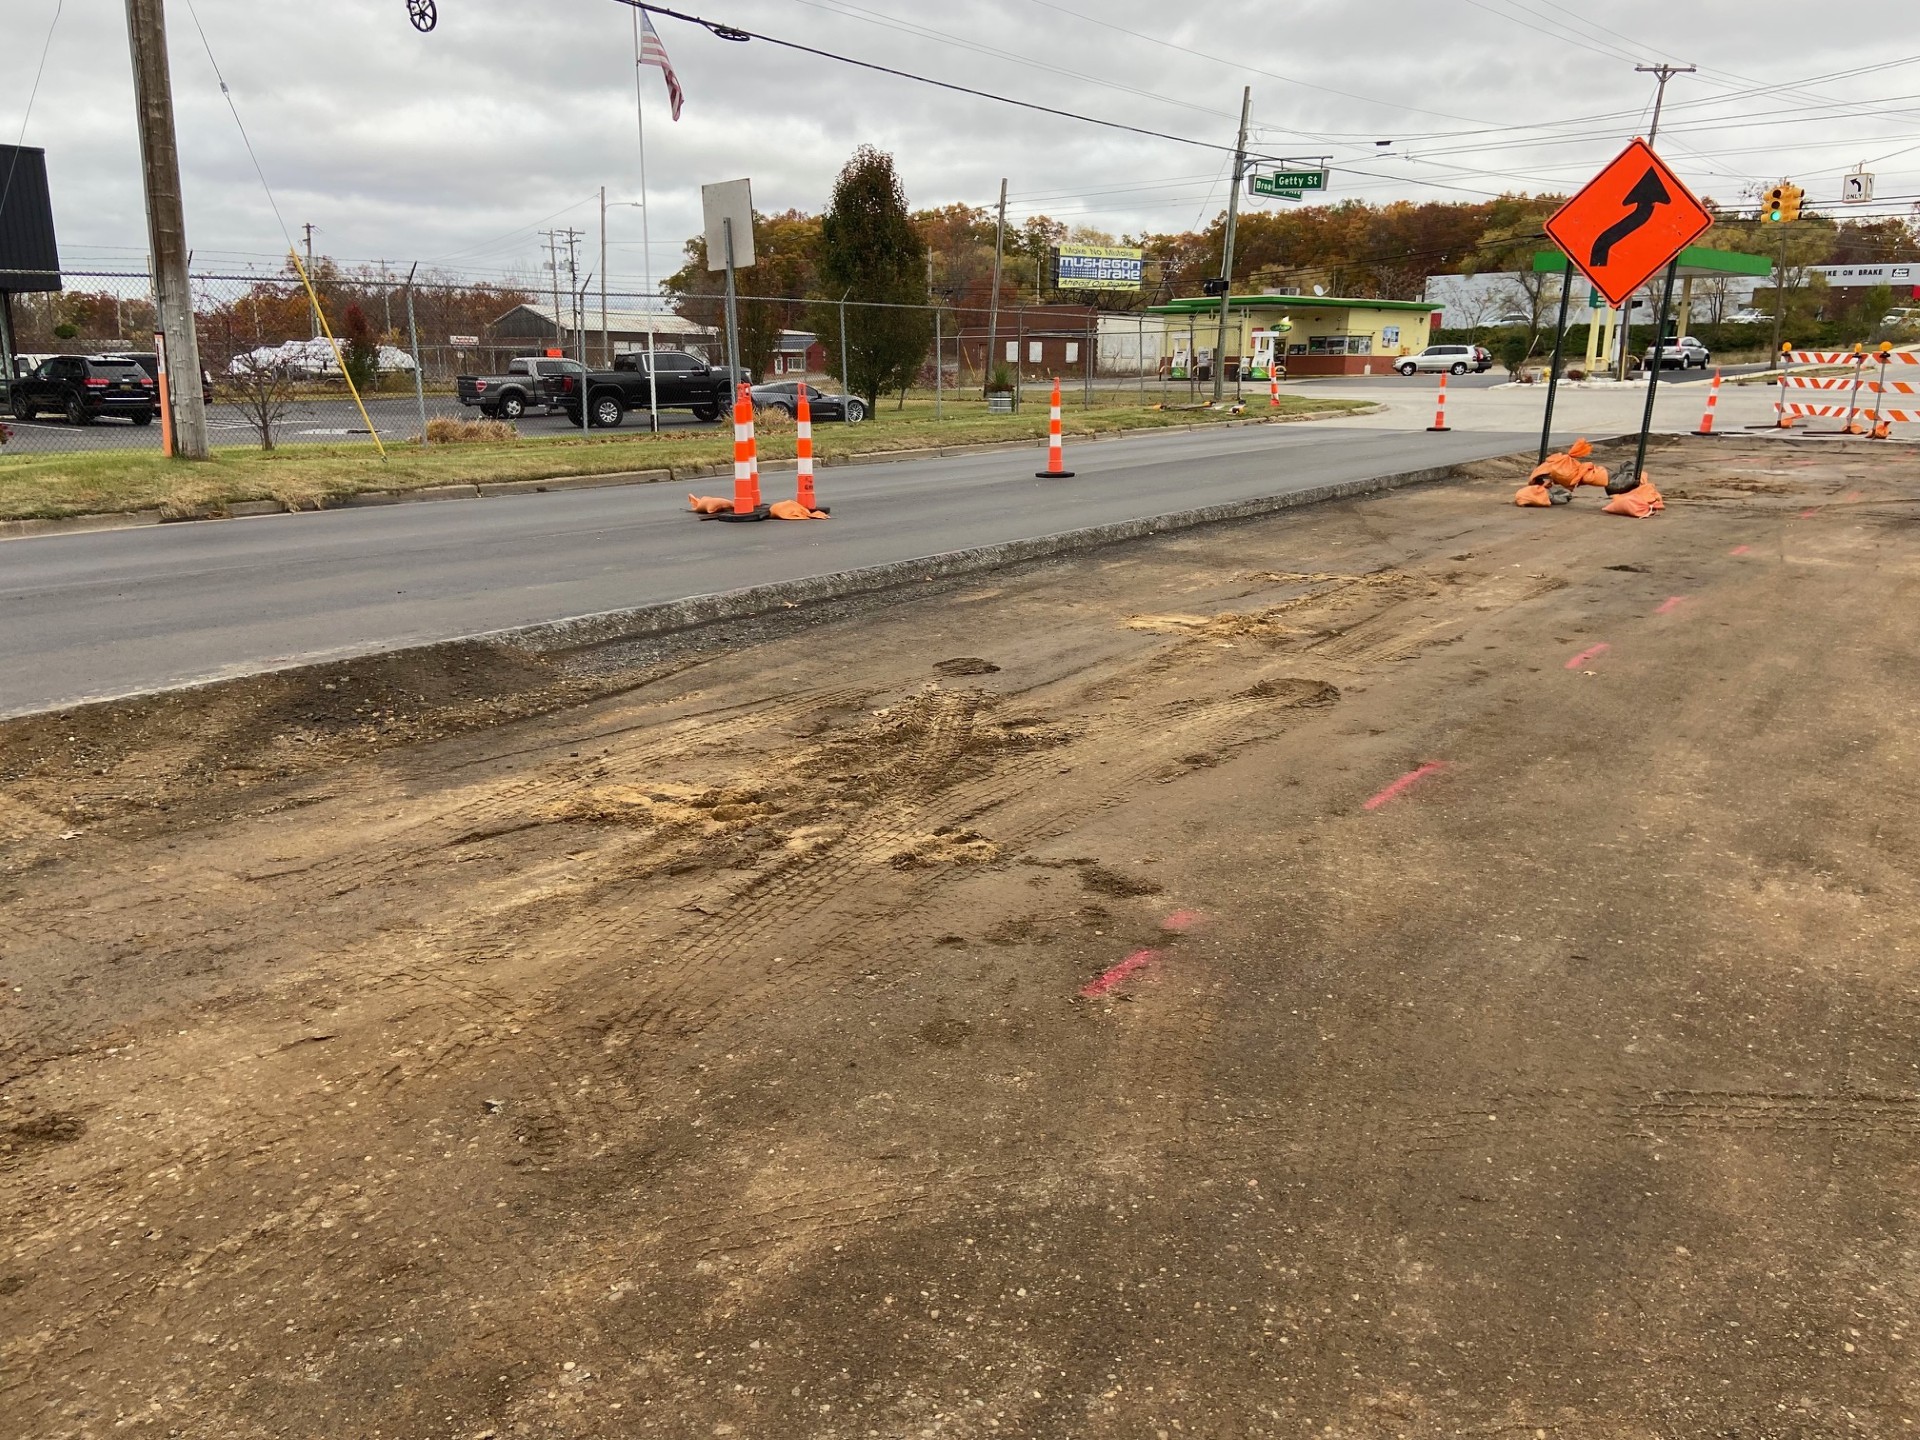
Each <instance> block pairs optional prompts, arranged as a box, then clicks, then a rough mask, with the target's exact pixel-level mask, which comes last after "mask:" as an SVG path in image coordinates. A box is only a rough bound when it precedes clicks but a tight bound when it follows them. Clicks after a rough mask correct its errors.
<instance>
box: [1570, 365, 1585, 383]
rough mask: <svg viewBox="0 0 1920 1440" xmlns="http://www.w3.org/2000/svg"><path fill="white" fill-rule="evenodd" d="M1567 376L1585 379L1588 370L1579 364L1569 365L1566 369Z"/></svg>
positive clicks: (1573, 378) (1574, 378)
mask: <svg viewBox="0 0 1920 1440" xmlns="http://www.w3.org/2000/svg"><path fill="white" fill-rule="evenodd" d="M1566 377H1567V379H1569V380H1584V379H1586V378H1587V372H1586V371H1585V370H1583V369H1581V368H1580V366H1578V365H1569V366H1568V367H1567V369H1566Z"/></svg>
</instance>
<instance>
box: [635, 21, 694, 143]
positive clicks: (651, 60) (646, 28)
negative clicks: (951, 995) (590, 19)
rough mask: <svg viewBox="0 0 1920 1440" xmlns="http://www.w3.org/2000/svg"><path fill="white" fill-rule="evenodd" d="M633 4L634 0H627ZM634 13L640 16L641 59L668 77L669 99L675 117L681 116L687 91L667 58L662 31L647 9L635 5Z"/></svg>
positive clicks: (640, 61)
mask: <svg viewBox="0 0 1920 1440" xmlns="http://www.w3.org/2000/svg"><path fill="white" fill-rule="evenodd" d="M627 3H628V4H632V3H633V0H627ZM634 13H635V14H637V15H638V16H639V17H640V59H639V63H640V64H642V65H658V66H659V67H660V73H661V74H662V75H664V76H666V77H667V99H668V101H669V102H671V104H672V106H673V118H674V119H676V120H678V119H679V118H680V107H681V105H683V104H684V103H686V98H687V96H686V92H685V91H683V90H682V89H681V88H680V77H679V76H678V75H676V74H674V73H673V61H671V60H669V59H668V58H667V47H666V46H665V45H662V44H661V43H660V32H659V31H657V30H655V29H654V28H653V17H652V16H651V15H649V14H647V12H646V11H644V10H642V9H640V7H639V6H637V5H635V6H634Z"/></svg>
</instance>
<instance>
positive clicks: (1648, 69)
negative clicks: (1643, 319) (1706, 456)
mask: <svg viewBox="0 0 1920 1440" xmlns="http://www.w3.org/2000/svg"><path fill="white" fill-rule="evenodd" d="M1698 68H1699V67H1698V66H1695V65H1665V64H1662V65H1636V66H1634V67H1633V70H1634V73H1635V74H1636V75H1651V76H1653V77H1654V79H1655V80H1656V81H1658V82H1659V83H1658V86H1657V87H1656V88H1655V90H1654V92H1653V119H1652V120H1651V121H1649V122H1648V124H1647V144H1648V145H1649V146H1651V145H1652V144H1653V142H1654V141H1655V140H1657V139H1658V138H1659V136H1660V107H1661V106H1662V105H1663V104H1665V103H1666V99H1667V81H1669V80H1671V79H1672V78H1673V77H1674V76H1676V75H1691V74H1693V73H1694V72H1695V71H1696V70H1697V69H1698ZM1665 323H1666V322H1665V320H1664V319H1662V320H1658V321H1656V322H1655V324H1656V325H1658V326H1664V325H1665ZM1665 338H1666V337H1665V336H1663V335H1655V336H1654V337H1653V354H1654V363H1655V364H1658V363H1659V358H1660V342H1661V341H1662V340H1663V339H1665ZM1632 353H1633V302H1632V301H1631V300H1629V301H1628V302H1627V308H1626V311H1625V313H1624V314H1623V315H1622V316H1621V319H1620V370H1619V376H1620V378H1621V379H1622V380H1625V379H1626V378H1627V358H1628V356H1630V355H1631V354H1632ZM1636 478H1637V477H1636Z"/></svg>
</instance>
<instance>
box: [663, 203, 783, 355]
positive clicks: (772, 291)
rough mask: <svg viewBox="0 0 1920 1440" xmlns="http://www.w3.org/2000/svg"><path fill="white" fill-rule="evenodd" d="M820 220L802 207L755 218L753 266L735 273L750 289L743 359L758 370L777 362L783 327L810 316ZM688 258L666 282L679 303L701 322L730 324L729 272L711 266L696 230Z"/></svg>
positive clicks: (740, 310) (741, 307)
mask: <svg viewBox="0 0 1920 1440" xmlns="http://www.w3.org/2000/svg"><path fill="white" fill-rule="evenodd" d="M819 252H820V219H819V217H818V216H816V215H809V214H807V213H806V212H805V211H802V210H783V211H782V212H780V213H779V214H778V215H761V214H758V213H756V214H755V215H754V217H753V267H752V268H751V269H749V270H739V271H736V272H735V276H736V278H735V282H734V283H735V285H736V287H737V288H738V289H741V290H744V291H746V292H748V294H747V296H746V297H745V298H741V299H739V300H738V302H737V304H736V305H735V312H736V315H737V318H738V322H739V327H740V363H741V364H742V365H744V366H746V367H747V369H749V370H751V371H752V372H753V373H754V374H756V375H765V374H767V373H768V372H769V371H770V370H771V369H772V367H773V357H774V356H775V355H776V354H777V353H778V352H779V349H780V337H781V334H782V332H784V331H787V330H797V329H799V328H800V327H801V326H802V325H803V324H804V323H805V321H806V315H807V297H808V296H809V295H811V294H813V292H814V289H815V282H816V278H817V272H818V267H819ZM686 255H687V263H686V264H684V265H682V266H681V267H680V268H679V269H678V270H676V271H674V273H673V274H671V275H669V276H668V277H667V278H666V279H665V280H664V281H662V282H661V284H662V288H663V289H665V290H666V291H667V293H668V294H670V295H673V296H675V297H677V298H676V299H675V301H674V308H675V309H676V310H677V311H678V312H679V313H680V314H682V315H684V316H685V317H686V318H687V319H689V320H692V321H694V322H695V323H696V324H700V325H707V326H711V327H712V328H714V329H716V330H718V329H720V328H721V327H723V326H724V325H725V324H726V300H725V295H726V288H727V277H726V272H725V271H723V270H709V269H708V268H707V240H706V237H705V236H704V235H696V236H694V237H693V238H692V239H691V240H689V241H687V244H686Z"/></svg>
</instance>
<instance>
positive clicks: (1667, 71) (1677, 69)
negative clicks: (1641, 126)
mask: <svg viewBox="0 0 1920 1440" xmlns="http://www.w3.org/2000/svg"><path fill="white" fill-rule="evenodd" d="M1633 69H1634V73H1635V74H1636V75H1652V76H1655V77H1656V78H1657V79H1658V80H1659V81H1660V88H1659V89H1657V90H1655V91H1654V92H1653V121H1652V123H1650V124H1649V125H1648V126H1647V144H1648V145H1649V146H1651V145H1652V144H1653V142H1654V140H1655V139H1656V138H1658V136H1659V134H1660V106H1661V104H1662V103H1663V102H1664V101H1665V100H1666V98H1667V81H1669V80H1671V79H1672V78H1673V77H1674V76H1676V75H1691V74H1693V73H1694V72H1695V71H1696V70H1698V69H1699V67H1698V66H1697V65H1636V66H1634V67H1633Z"/></svg>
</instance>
